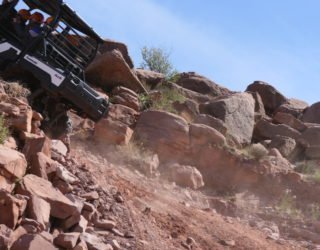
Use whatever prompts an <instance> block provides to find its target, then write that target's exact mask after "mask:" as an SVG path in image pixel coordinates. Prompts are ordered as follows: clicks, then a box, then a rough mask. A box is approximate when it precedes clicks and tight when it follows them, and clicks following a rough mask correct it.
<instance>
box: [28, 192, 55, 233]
mask: <svg viewBox="0 0 320 250" xmlns="http://www.w3.org/2000/svg"><path fill="white" fill-rule="evenodd" d="M50 210H51V207H50V204H49V203H48V202H46V201H45V200H44V199H41V198H39V197H37V196H32V197H31V198H30V200H29V201H28V207H27V215H28V218H31V219H34V220H35V221H37V222H38V223H39V224H40V225H41V227H42V230H46V229H47V228H48V225H49V219H50Z"/></svg>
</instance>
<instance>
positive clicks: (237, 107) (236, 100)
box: [200, 93, 255, 144]
mask: <svg viewBox="0 0 320 250" xmlns="http://www.w3.org/2000/svg"><path fill="white" fill-rule="evenodd" d="M254 111H255V101H254V99H253V97H252V95H251V94H248V93H237V94H233V95H230V96H226V97H221V98H219V99H216V100H212V101H210V102H207V103H205V104H202V105H200V112H201V113H203V114H209V115H211V116H213V117H216V118H219V119H220V120H222V121H223V122H224V124H225V125H226V127H227V128H228V134H229V135H230V136H231V137H232V138H233V139H234V140H235V141H236V142H237V143H238V144H248V143H250V142H251V139H252V132H253V128H254V114H255V112H254Z"/></svg>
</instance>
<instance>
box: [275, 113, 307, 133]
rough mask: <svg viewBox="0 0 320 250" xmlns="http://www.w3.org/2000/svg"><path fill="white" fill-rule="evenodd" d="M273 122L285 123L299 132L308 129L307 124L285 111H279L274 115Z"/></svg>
mask: <svg viewBox="0 0 320 250" xmlns="http://www.w3.org/2000/svg"><path fill="white" fill-rule="evenodd" d="M273 122H274V123H278V124H285V125H287V126H289V127H291V128H293V129H295V130H298V131H299V132H303V131H304V130H306V129H307V126H306V125H305V124H304V123H303V122H301V121H300V120H298V119H297V118H295V117H294V116H293V115H291V114H288V113H283V112H277V113H276V114H275V116H274V117H273Z"/></svg>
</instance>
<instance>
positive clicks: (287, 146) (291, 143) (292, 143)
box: [269, 135, 297, 158]
mask: <svg viewBox="0 0 320 250" xmlns="http://www.w3.org/2000/svg"><path fill="white" fill-rule="evenodd" d="M296 146H297V143H296V140H295V139H293V138H290V137H286V136H281V135H276V136H275V137H274V138H273V139H272V141H271V143H270V145H269V148H276V149H278V150H279V152H280V153H281V155H282V156H283V157H285V158H289V157H290V155H291V154H292V153H293V152H294V150H295V149H296Z"/></svg>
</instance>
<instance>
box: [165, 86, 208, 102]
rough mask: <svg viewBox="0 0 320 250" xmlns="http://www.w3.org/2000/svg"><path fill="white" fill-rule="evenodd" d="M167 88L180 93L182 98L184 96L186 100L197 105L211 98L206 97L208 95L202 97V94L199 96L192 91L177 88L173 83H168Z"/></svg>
mask: <svg viewBox="0 0 320 250" xmlns="http://www.w3.org/2000/svg"><path fill="white" fill-rule="evenodd" d="M168 86H169V87H170V88H171V89H172V90H174V91H177V92H179V93H181V94H182V95H183V96H185V97H186V98H188V99H191V100H193V101H195V102H197V103H204V102H208V101H209V100H211V98H212V97H210V96H208V95H204V94H200V93H198V92H195V91H193V90H190V89H185V88H183V87H181V86H179V85H178V84H175V83H173V82H169V83H168Z"/></svg>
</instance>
